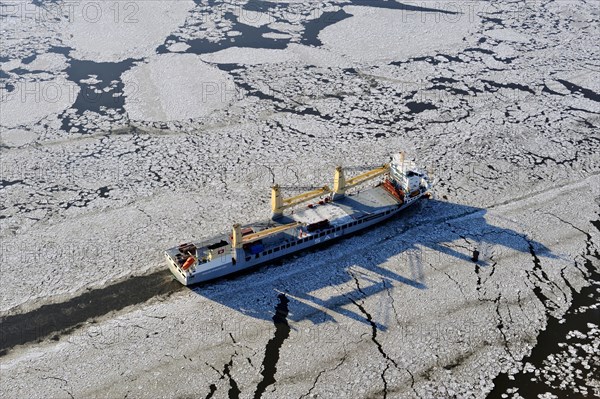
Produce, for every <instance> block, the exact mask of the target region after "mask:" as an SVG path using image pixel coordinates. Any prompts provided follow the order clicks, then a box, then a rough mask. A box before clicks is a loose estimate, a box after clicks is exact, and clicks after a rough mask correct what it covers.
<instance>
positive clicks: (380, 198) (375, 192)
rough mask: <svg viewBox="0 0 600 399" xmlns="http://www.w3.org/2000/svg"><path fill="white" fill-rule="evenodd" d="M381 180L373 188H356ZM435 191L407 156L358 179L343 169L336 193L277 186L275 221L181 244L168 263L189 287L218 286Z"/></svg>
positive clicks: (399, 156) (168, 256)
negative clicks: (286, 191) (285, 190)
mask: <svg viewBox="0 0 600 399" xmlns="http://www.w3.org/2000/svg"><path fill="white" fill-rule="evenodd" d="M376 179H377V180H378V182H376V185H374V186H373V184H372V187H368V188H366V189H362V190H358V188H355V187H357V186H359V185H362V184H364V183H367V182H369V181H372V182H375V180H376ZM431 187H432V181H431V178H430V176H429V175H428V173H427V172H426V171H425V170H423V169H421V168H418V167H417V166H416V165H415V164H414V163H413V162H411V161H406V160H405V159H404V153H402V152H401V153H398V154H394V155H393V156H392V157H391V161H390V162H389V163H386V164H384V165H382V166H381V167H379V168H376V169H373V170H370V171H368V172H365V173H362V174H360V175H358V176H355V177H352V178H346V176H345V173H344V170H343V168H342V167H337V168H336V170H335V178H334V186H333V189H330V188H329V187H328V186H324V187H321V188H319V189H316V190H313V191H309V192H306V193H303V194H300V195H296V196H293V197H290V198H284V197H283V196H282V193H281V191H282V189H281V187H279V186H278V185H275V186H273V187H272V189H271V211H272V213H271V218H270V219H269V220H266V221H264V222H257V223H251V224H248V225H244V226H242V225H239V224H235V225H234V226H233V228H232V230H231V233H230V234H223V235H220V236H216V237H213V238H211V239H209V240H206V241H203V242H188V243H185V244H181V245H179V246H176V247H173V248H170V249H167V250H166V251H165V257H166V260H167V263H168V265H169V269H170V270H171V272H172V273H173V275H174V276H175V278H177V280H179V281H180V282H181V283H182V284H184V285H192V284H197V283H200V282H204V281H209V280H214V279H217V278H219V277H223V276H226V275H228V274H232V273H237V272H240V271H242V270H246V269H250V268H253V267H256V266H258V265H261V264H264V263H267V262H270V261H273V260H276V259H278V258H281V257H284V256H287V255H290V254H293V253H296V252H301V251H303V250H306V249H308V248H311V247H314V246H315V245H318V244H322V243H325V242H327V241H331V240H336V239H339V238H341V237H344V236H347V235H350V234H353V233H356V232H358V231H360V230H363V229H366V228H368V227H370V226H373V225H374V224H376V223H379V222H382V221H384V220H386V219H389V218H391V217H393V216H395V215H396V214H398V213H399V212H401V211H402V210H403V209H405V208H407V207H409V206H411V205H413V204H415V203H417V202H418V201H419V200H420V199H421V198H429V197H431Z"/></svg>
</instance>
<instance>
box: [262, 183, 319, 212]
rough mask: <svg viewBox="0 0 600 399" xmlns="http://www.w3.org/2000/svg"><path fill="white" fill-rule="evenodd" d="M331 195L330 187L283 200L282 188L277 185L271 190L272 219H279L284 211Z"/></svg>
mask: <svg viewBox="0 0 600 399" xmlns="http://www.w3.org/2000/svg"><path fill="white" fill-rule="evenodd" d="M329 193H331V189H330V188H329V187H328V186H323V187H321V188H319V189H317V190H313V191H308V192H306V193H302V194H300V195H296V196H294V197H290V198H282V197H281V188H280V187H279V185H277V184H276V185H274V186H273V187H272V188H271V210H272V212H273V214H272V218H273V219H277V218H279V217H281V216H282V215H283V210H284V209H287V208H291V207H293V206H296V205H298V204H301V203H302V202H306V201H310V200H311V199H313V198H317V197H320V196H322V195H326V194H329Z"/></svg>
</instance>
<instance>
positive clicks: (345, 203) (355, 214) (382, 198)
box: [167, 186, 398, 256]
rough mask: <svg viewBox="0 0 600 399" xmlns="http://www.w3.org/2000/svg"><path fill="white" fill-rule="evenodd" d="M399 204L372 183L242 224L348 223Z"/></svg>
mask: <svg viewBox="0 0 600 399" xmlns="http://www.w3.org/2000/svg"><path fill="white" fill-rule="evenodd" d="M397 205H398V201H397V200H396V198H394V197H393V196H392V195H390V194H389V193H388V192H387V191H386V190H385V189H384V188H383V187H382V186H377V187H371V188H368V189H365V190H362V191H360V192H357V193H352V194H348V195H346V196H344V197H342V198H340V199H337V200H336V201H334V202H326V203H324V204H318V203H314V204H313V205H312V207H308V206H304V207H303V208H296V209H294V210H292V211H291V212H289V213H287V214H285V215H284V216H283V217H282V218H280V219H277V220H271V219H268V220H264V221H258V222H254V223H249V224H246V225H244V226H243V227H251V228H252V229H253V230H254V231H261V230H264V229H267V228H271V227H277V226H281V225H284V224H289V223H293V222H302V223H306V224H312V223H317V222H320V221H322V220H324V219H327V220H329V223H330V224H331V225H332V226H340V225H343V224H345V223H348V222H351V221H354V220H357V219H360V218H361V217H363V216H367V215H370V214H372V213H374V212H375V211H378V210H382V209H385V208H389V207H394V206H397ZM286 237H287V234H286V233H285V232H282V233H280V234H276V235H274V236H271V237H270V239H269V241H271V243H272V244H273V243H275V242H277V241H280V240H285V239H286ZM220 240H225V241H227V242H228V243H230V242H231V238H230V235H229V234H222V235H219V236H215V237H212V238H210V239H208V240H205V241H202V242H194V245H196V247H197V248H198V249H199V250H200V251H202V250H203V249H206V247H208V246H209V245H210V244H213V243H215V242H219V241H220ZM167 252H168V253H169V254H170V255H171V256H175V255H176V254H177V253H178V249H177V247H175V248H171V249H169V250H167Z"/></svg>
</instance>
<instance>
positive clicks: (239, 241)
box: [231, 222, 304, 249]
mask: <svg viewBox="0 0 600 399" xmlns="http://www.w3.org/2000/svg"><path fill="white" fill-rule="evenodd" d="M303 224H304V223H301V222H294V223H288V224H282V225H281V226H276V227H271V228H270V229H265V230H261V231H258V232H256V233H252V234H247V235H245V236H242V226H240V225H239V224H235V225H233V239H232V243H231V246H232V247H234V248H236V249H238V248H242V247H243V246H244V244H250V243H251V242H254V241H258V240H261V239H263V238H265V237H268V236H270V235H273V234H277V233H280V232H282V231H285V230H289V229H292V228H294V227H298V226H301V225H303Z"/></svg>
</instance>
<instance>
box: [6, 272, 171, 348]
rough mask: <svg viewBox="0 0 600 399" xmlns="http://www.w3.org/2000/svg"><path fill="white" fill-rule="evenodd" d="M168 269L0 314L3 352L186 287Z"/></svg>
mask: <svg viewBox="0 0 600 399" xmlns="http://www.w3.org/2000/svg"><path fill="white" fill-rule="evenodd" d="M182 288H183V286H181V284H179V283H178V282H177V281H174V280H173V277H172V276H171V273H170V272H169V271H168V270H161V271H159V272H156V273H153V274H150V275H147V276H139V277H132V278H129V279H127V280H125V281H122V282H120V283H116V284H113V285H110V286H107V287H105V288H100V289H95V290H92V291H89V292H86V293H84V294H82V295H79V296H77V297H74V298H72V299H70V300H68V301H66V302H62V303H56V304H49V305H43V306H41V307H40V308H37V309H35V310H32V311H30V312H26V313H21V314H15V315H11V316H5V317H2V318H0V326H1V327H2V328H1V333H0V356H2V355H5V354H6V353H7V352H8V350H9V349H10V348H12V347H14V346H16V345H22V344H26V343H30V342H39V341H41V340H42V339H45V338H49V337H52V338H53V339H55V340H58V339H59V337H60V335H63V334H67V333H69V332H71V331H73V330H74V329H76V328H77V327H78V326H80V325H82V324H83V323H84V322H86V321H88V320H91V319H93V318H95V317H99V316H103V315H105V314H107V313H109V312H111V311H114V310H120V309H123V308H124V307H126V306H129V305H134V304H138V303H142V302H145V301H147V300H148V299H150V298H153V297H155V296H157V295H166V294H169V293H172V292H175V291H177V290H179V289H182Z"/></svg>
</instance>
